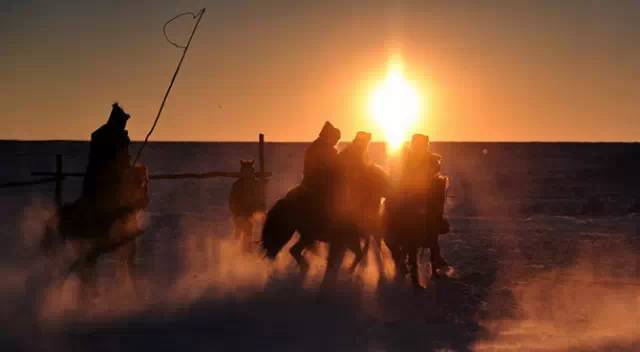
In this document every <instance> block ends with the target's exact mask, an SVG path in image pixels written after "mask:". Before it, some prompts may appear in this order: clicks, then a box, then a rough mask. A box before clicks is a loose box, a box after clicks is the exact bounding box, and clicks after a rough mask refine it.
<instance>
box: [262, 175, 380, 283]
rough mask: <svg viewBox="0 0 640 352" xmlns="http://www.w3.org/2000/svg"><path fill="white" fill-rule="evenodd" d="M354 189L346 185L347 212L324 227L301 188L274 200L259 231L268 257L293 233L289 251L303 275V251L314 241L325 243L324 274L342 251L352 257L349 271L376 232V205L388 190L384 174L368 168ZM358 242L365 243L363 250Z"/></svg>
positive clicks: (332, 269)
mask: <svg viewBox="0 0 640 352" xmlns="http://www.w3.org/2000/svg"><path fill="white" fill-rule="evenodd" d="M358 181H359V182H357V186H355V185H349V193H350V197H349V203H350V207H349V208H350V209H349V214H348V216H345V217H344V218H343V219H341V220H335V219H334V221H333V223H332V224H327V223H326V222H325V221H323V220H322V219H321V217H318V216H317V213H316V212H315V211H314V209H313V207H312V206H311V207H310V206H309V205H310V204H313V199H312V198H311V195H310V194H309V193H308V191H307V190H306V189H305V188H304V187H303V186H298V187H296V188H294V189H292V190H291V191H289V192H288V193H287V195H286V196H285V197H284V198H282V199H280V200H278V201H277V202H276V204H275V205H274V206H273V207H272V208H271V209H270V210H269V212H268V213H267V218H266V220H265V224H264V227H263V230H262V241H261V245H262V248H263V250H264V251H265V253H266V255H267V257H268V258H271V259H273V258H275V257H276V256H277V255H278V253H279V252H280V250H281V249H282V248H283V247H284V246H285V245H286V244H287V243H288V242H289V241H290V240H291V238H292V237H293V234H294V233H295V232H296V231H297V232H298V233H299V235H300V239H299V240H298V241H297V242H296V243H295V244H294V245H293V246H292V247H291V249H290V250H289V252H290V254H291V255H292V256H293V258H294V259H295V260H296V263H297V264H298V265H299V267H300V269H301V270H302V271H303V272H304V271H306V270H307V269H308V264H307V262H306V260H305V259H304V256H303V251H304V250H305V249H307V248H309V247H311V246H312V245H313V244H314V243H315V242H316V241H321V242H326V243H328V244H329V246H330V247H329V258H328V265H327V274H329V275H334V274H335V273H336V271H337V269H338V268H339V266H340V264H341V262H342V258H343V255H344V251H345V250H346V249H348V250H350V251H352V252H353V253H354V255H355V258H354V261H353V263H352V265H351V271H353V270H354V269H355V268H356V266H357V265H358V264H359V263H360V262H361V260H362V259H363V257H364V255H365V254H366V253H367V250H368V248H369V236H370V235H372V234H377V233H380V230H381V227H380V226H381V222H380V214H379V210H380V203H381V199H382V198H383V197H384V195H385V194H386V193H387V192H388V190H389V189H390V183H389V178H388V176H387V174H386V173H385V172H384V171H383V170H382V169H381V168H379V167H378V166H376V165H370V166H368V167H367V168H366V169H365V170H364V172H363V173H362V174H361V177H359V178H358ZM362 240H365V244H364V247H363V246H362Z"/></svg>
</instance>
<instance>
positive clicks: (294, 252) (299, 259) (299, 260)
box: [289, 236, 311, 274]
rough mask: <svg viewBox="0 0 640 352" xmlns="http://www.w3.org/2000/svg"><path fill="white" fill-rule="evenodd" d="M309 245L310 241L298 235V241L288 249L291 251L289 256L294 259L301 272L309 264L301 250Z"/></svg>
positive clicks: (304, 270) (304, 271) (306, 269)
mask: <svg viewBox="0 0 640 352" xmlns="http://www.w3.org/2000/svg"><path fill="white" fill-rule="evenodd" d="M309 245H311V241H309V240H307V239H306V238H304V237H302V236H300V239H298V242H296V244H294V245H293V246H292V247H291V248H290V249H289V253H291V256H292V257H293V259H295V261H296V264H298V267H299V268H300V271H301V272H302V273H303V274H304V273H306V272H307V271H308V270H309V264H308V263H307V261H306V260H305V259H304V256H303V255H302V251H304V250H305V249H306V248H307V247H308V246H309Z"/></svg>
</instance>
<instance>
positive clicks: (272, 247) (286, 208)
mask: <svg viewBox="0 0 640 352" xmlns="http://www.w3.org/2000/svg"><path fill="white" fill-rule="evenodd" d="M295 218H296V214H295V204H294V202H293V200H292V199H288V198H286V197H285V198H282V199H280V200H278V201H277V202H276V204H275V205H274V206H273V207H272V208H271V209H269V211H268V212H267V218H266V220H265V222H264V226H263V228H262V239H261V241H260V246H261V247H262V250H263V251H264V252H265V254H266V256H267V258H269V259H275V258H276V256H277V255H278V253H279V252H280V250H281V249H282V247H284V246H285V245H286V244H287V242H289V240H291V238H292V237H293V234H294V233H295V231H296V226H295V222H294V219H295Z"/></svg>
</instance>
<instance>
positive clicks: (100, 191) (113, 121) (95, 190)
mask: <svg viewBox="0 0 640 352" xmlns="http://www.w3.org/2000/svg"><path fill="white" fill-rule="evenodd" d="M129 117H130V115H129V114H127V113H126V112H124V110H122V108H121V107H120V106H119V105H118V103H115V104H113V106H112V110H111V114H110V115H109V120H108V121H107V123H106V124H104V125H102V126H101V127H100V128H98V129H97V130H96V131H95V132H93V133H92V134H91V146H90V150H89V163H88V165H87V172H86V173H85V177H84V182H83V185H82V186H83V187H82V197H83V198H85V200H86V201H88V202H89V203H90V204H91V205H92V206H94V207H95V210H96V211H98V212H109V211H112V210H114V209H116V208H118V207H119V206H120V204H121V199H120V193H121V188H122V185H123V183H124V181H125V174H126V172H127V170H128V169H129V144H130V143H131V141H130V139H129V134H128V132H127V130H126V129H125V128H126V125H127V120H128V119H129Z"/></svg>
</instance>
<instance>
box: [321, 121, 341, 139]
mask: <svg viewBox="0 0 640 352" xmlns="http://www.w3.org/2000/svg"><path fill="white" fill-rule="evenodd" d="M320 137H322V138H335V139H337V140H340V130H339V129H337V128H336V127H334V126H333V125H332V124H331V122H329V121H326V122H325V123H324V126H322V130H321V131H320Z"/></svg>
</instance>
